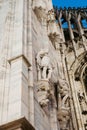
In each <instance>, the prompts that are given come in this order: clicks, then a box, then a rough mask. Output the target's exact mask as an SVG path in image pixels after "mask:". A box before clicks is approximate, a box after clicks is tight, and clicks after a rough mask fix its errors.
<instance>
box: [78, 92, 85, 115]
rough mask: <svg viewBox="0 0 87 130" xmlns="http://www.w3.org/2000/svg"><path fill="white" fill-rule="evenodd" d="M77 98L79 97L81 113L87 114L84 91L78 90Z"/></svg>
mask: <svg viewBox="0 0 87 130" xmlns="http://www.w3.org/2000/svg"><path fill="white" fill-rule="evenodd" d="M78 99H79V103H80V107H81V111H82V114H84V115H87V102H86V99H85V95H84V93H83V92H81V91H80V90H79V92H78Z"/></svg>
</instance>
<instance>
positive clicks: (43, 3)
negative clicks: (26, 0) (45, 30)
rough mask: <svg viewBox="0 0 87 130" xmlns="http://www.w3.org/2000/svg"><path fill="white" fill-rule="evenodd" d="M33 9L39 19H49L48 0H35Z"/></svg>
mask: <svg viewBox="0 0 87 130" xmlns="http://www.w3.org/2000/svg"><path fill="white" fill-rule="evenodd" d="M33 9H34V12H35V14H36V16H37V18H38V20H39V21H42V20H46V19H47V0H33Z"/></svg>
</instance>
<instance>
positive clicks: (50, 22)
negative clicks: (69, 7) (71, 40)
mask: <svg viewBox="0 0 87 130" xmlns="http://www.w3.org/2000/svg"><path fill="white" fill-rule="evenodd" d="M47 30H48V35H49V37H50V38H55V37H56V36H58V35H59V32H58V26H57V24H56V20H55V14H54V10H53V9H51V10H49V11H48V18H47Z"/></svg>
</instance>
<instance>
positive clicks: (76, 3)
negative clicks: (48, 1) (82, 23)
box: [52, 0, 87, 7]
mask: <svg viewBox="0 0 87 130" xmlns="http://www.w3.org/2000/svg"><path fill="white" fill-rule="evenodd" d="M52 2H53V4H54V5H57V6H58V7H69V6H70V7H86V6H87V0H52Z"/></svg>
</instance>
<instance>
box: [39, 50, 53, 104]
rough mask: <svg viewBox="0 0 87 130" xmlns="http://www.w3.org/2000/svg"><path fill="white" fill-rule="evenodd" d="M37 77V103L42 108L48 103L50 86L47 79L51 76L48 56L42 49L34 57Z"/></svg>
mask: <svg viewBox="0 0 87 130" xmlns="http://www.w3.org/2000/svg"><path fill="white" fill-rule="evenodd" d="M36 62H37V75H38V79H37V80H38V84H37V86H38V90H37V94H38V102H39V104H40V105H41V106H42V107H45V106H47V105H48V103H49V95H50V84H49V79H50V78H51V74H52V65H51V62H50V58H49V55H48V49H42V50H41V51H40V52H38V54H37V56H36Z"/></svg>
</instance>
